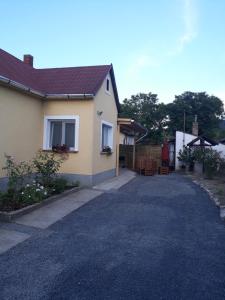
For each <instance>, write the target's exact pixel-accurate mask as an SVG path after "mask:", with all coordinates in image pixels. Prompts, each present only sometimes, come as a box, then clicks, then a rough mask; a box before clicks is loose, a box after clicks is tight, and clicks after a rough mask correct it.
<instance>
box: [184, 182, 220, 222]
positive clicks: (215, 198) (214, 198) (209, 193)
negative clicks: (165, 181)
mask: <svg viewBox="0 0 225 300" xmlns="http://www.w3.org/2000/svg"><path fill="white" fill-rule="evenodd" d="M189 178H190V177H189ZM192 182H193V183H194V184H196V185H197V186H199V187H200V188H202V189H203V190H204V191H205V192H206V193H207V194H208V195H209V197H210V199H211V200H213V201H214V203H215V204H216V206H217V207H218V208H219V210H220V218H221V219H222V220H223V221H225V206H220V204H219V200H218V198H217V197H216V196H215V195H214V194H213V193H212V192H211V191H210V190H209V189H208V188H207V187H206V186H205V185H204V184H202V183H200V182H198V181H197V180H193V179H192Z"/></svg>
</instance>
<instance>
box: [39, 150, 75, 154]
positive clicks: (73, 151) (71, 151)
mask: <svg viewBox="0 0 225 300" xmlns="http://www.w3.org/2000/svg"><path fill="white" fill-rule="evenodd" d="M42 151H43V152H54V153H57V154H66V153H78V152H79V151H78V150H69V151H67V152H61V153H60V152H55V151H52V150H50V149H42Z"/></svg>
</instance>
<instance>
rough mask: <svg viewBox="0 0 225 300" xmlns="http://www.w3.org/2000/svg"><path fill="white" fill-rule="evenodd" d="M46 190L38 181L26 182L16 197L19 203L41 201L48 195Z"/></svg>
mask: <svg viewBox="0 0 225 300" xmlns="http://www.w3.org/2000/svg"><path fill="white" fill-rule="evenodd" d="M48 196H49V193H48V190H47V189H46V188H45V187H44V186H43V185H41V184H40V183H38V182H36V181H35V180H34V181H33V183H32V184H29V183H28V184H26V185H25V186H24V187H23V188H22V189H21V191H20V192H19V194H18V199H19V202H20V203H21V204H27V205H28V204H33V203H36V202H41V201H42V200H43V199H44V198H46V197H48Z"/></svg>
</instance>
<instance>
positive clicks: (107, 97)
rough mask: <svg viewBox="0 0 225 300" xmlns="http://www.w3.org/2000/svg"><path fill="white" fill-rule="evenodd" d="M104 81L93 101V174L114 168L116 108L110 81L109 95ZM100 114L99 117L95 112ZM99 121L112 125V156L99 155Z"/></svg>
mask: <svg viewBox="0 0 225 300" xmlns="http://www.w3.org/2000/svg"><path fill="white" fill-rule="evenodd" d="M105 89H106V80H105V81H104V82H103V84H102V86H101V88H100V89H99V91H98V93H97V95H96V96H95V100H94V144H93V157H94V159H93V173H94V174H97V173H100V172H104V171H108V170H112V169H115V168H116V129H117V115H118V111H117V107H116V102H115V98H114V94H113V88H112V84H111V79H110V86H109V90H110V94H108V93H107V92H106V90H105ZM98 111H99V112H102V114H101V115H100V116H99V115H98V114H97V112H98ZM101 121H107V122H110V123H112V124H113V149H112V150H113V153H112V155H109V156H108V155H105V154H101Z"/></svg>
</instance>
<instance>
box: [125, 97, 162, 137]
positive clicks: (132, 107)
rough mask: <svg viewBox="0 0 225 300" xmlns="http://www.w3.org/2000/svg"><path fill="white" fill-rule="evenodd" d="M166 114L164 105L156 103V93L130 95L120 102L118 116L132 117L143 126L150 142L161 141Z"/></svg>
mask: <svg viewBox="0 0 225 300" xmlns="http://www.w3.org/2000/svg"><path fill="white" fill-rule="evenodd" d="M166 116H167V113H166V105H165V104H163V103H160V104H158V97H157V94H152V93H148V94H144V93H140V94H137V95H132V96H131V98H130V99H127V98H126V99H125V100H124V102H123V104H121V113H120V117H126V118H132V119H134V120H136V121H137V122H140V123H141V124H142V125H143V126H145V127H146V128H147V129H148V137H149V139H150V142H152V143H160V142H162V139H163V132H164V128H165V125H166Z"/></svg>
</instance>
